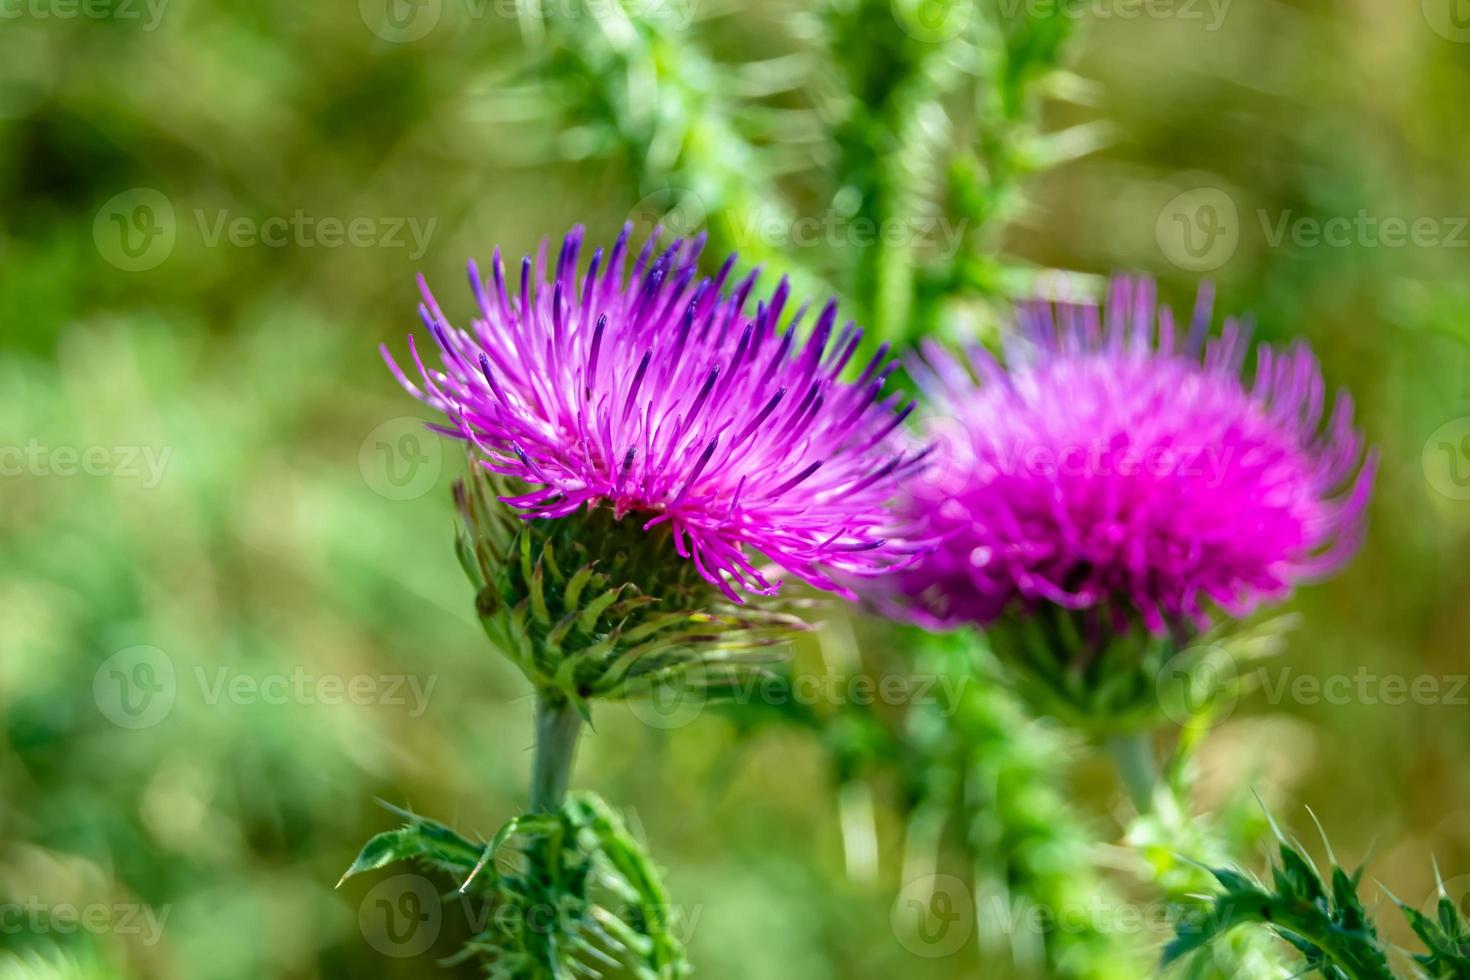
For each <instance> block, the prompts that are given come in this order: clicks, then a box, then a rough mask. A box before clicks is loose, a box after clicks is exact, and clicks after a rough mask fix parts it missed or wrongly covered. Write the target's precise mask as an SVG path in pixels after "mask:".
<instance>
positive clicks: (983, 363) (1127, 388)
mask: <svg viewBox="0 0 1470 980" xmlns="http://www.w3.org/2000/svg"><path fill="white" fill-rule="evenodd" d="M1210 305H1211V291H1210V290H1209V289H1208V288H1205V289H1202V290H1201V292H1200V295H1199V300H1198V303H1197V305H1196V309H1195V313H1194V317H1193V321H1192V323H1191V324H1190V329H1189V333H1188V336H1187V337H1181V336H1180V335H1179V334H1178V333H1177V332H1176V329H1175V325H1174V321H1173V316H1172V314H1171V312H1170V310H1169V309H1168V307H1156V304H1155V295H1154V285H1153V283H1152V282H1151V281H1149V280H1127V279H1120V280H1117V281H1115V282H1114V283H1113V285H1112V288H1111V292H1110V295H1109V298H1108V303H1107V308H1106V310H1105V311H1100V310H1099V309H1098V308H1097V307H1096V306H1091V305H1070V304H1060V305H1058V306H1057V307H1056V308H1055V310H1053V308H1052V307H1051V306H1050V305H1049V304H1046V303H1033V304H1029V305H1025V306H1023V307H1022V308H1021V309H1020V310H1019V311H1018V321H1019V322H1018V324H1017V330H1016V331H1015V333H1014V334H1013V335H1012V336H1010V337H1009V338H1008V342H1007V345H1006V352H1005V364H1004V366H1003V365H1002V364H1001V363H1000V362H998V361H997V360H996V359H994V358H992V357H991V356H990V355H989V354H988V353H986V352H985V351H983V350H979V349H976V350H974V351H972V352H971V353H970V355H969V357H968V359H967V360H959V359H956V358H954V357H952V356H951V355H950V354H948V353H946V352H944V351H942V350H940V349H938V348H937V347H930V348H929V349H928V350H926V352H925V362H927V363H925V362H917V363H916V364H915V366H914V371H915V375H916V377H917V378H918V380H919V383H920V385H921V386H922V387H923V388H925V389H926V390H927V392H928V393H929V395H930V397H931V398H932V401H933V408H934V413H935V420H934V421H933V422H931V423H930V424H929V433H928V434H929V435H931V436H933V437H935V438H936V439H937V440H938V442H939V444H940V448H939V456H940V457H941V459H939V460H938V461H937V463H936V466H935V467H934V469H933V470H931V472H930V474H929V475H928V476H926V477H925V478H924V479H921V480H917V481H915V482H914V487H913V491H912V500H911V505H912V507H913V508H914V510H915V513H916V514H917V515H919V516H921V517H922V518H923V519H924V521H925V522H926V523H927V524H928V528H929V531H930V532H931V533H932V534H933V536H935V537H937V538H939V539H940V540H942V544H941V546H940V547H939V549H938V550H937V551H936V552H935V553H934V554H932V555H930V556H929V557H928V558H926V559H925V560H924V562H923V563H922V565H921V566H919V567H916V568H913V569H910V570H909V571H907V572H906V573H904V576H903V588H904V590H905V592H906V593H907V594H908V595H909V597H910V600H911V601H912V602H913V604H914V605H915V606H916V607H917V608H918V609H920V610H921V611H922V612H923V613H925V614H927V615H928V617H930V618H932V619H935V620H938V621H941V622H945V623H955V622H961V621H968V622H975V623H980V624H988V623H991V622H993V621H995V620H997V619H999V618H1000V617H1001V616H1002V615H1003V614H1006V613H1008V612H1021V613H1025V612H1026V611H1028V610H1032V609H1035V608H1037V607H1038V606H1040V605H1043V604H1054V606H1058V607H1062V608H1064V609H1068V610H1085V611H1087V612H1086V613H1085V614H1084V615H1085V621H1086V622H1088V623H1091V624H1092V626H1093V629H1091V630H1087V631H1086V632H1091V633H1094V635H1103V634H1106V633H1108V632H1115V631H1119V630H1123V629H1126V628H1127V627H1128V624H1130V623H1132V622H1139V621H1141V622H1142V623H1143V625H1144V626H1145V627H1146V628H1147V629H1148V631H1149V632H1151V633H1154V634H1163V633H1166V632H1168V633H1174V634H1179V633H1187V632H1188V631H1189V630H1190V628H1191V627H1193V628H1200V629H1202V628H1204V627H1205V626H1207V625H1208V623H1209V620H1210V613H1209V609H1210V607H1211V606H1212V605H1213V606H1216V607H1219V608H1220V609H1222V610H1224V611H1225V612H1227V613H1229V614H1231V615H1232V616H1240V615H1244V614H1246V613H1248V612H1249V611H1250V610H1251V609H1252V608H1254V607H1255V606H1256V605H1257V604H1258V603H1260V602H1261V601H1263V600H1271V599H1278V598H1280V597H1282V596H1284V595H1285V594H1286V593H1287V592H1288V591H1289V590H1290V589H1291V587H1292V585H1293V584H1294V583H1295V582H1297V581H1299V580H1302V579H1307V578H1312V577H1317V576H1321V575H1325V574H1327V573H1329V572H1332V571H1333V570H1335V569H1337V568H1338V567H1339V566H1341V565H1342V564H1343V563H1344V562H1345V561H1346V560H1347V559H1348V557H1349V556H1350V555H1351V554H1352V552H1353V551H1354V549H1355V548H1356V546H1357V544H1358V542H1359V539H1360V538H1361V535H1362V530H1363V513H1364V508H1365V505H1366V503H1367V500H1368V497H1369V492H1370V488H1371V483H1372V474H1373V469H1374V458H1373V455H1372V454H1371V453H1370V454H1368V456H1367V461H1366V463H1365V462H1364V452H1363V439H1362V437H1361V435H1360V434H1359V433H1357V432H1355V431H1354V429H1353V410H1352V402H1351V400H1350V398H1349V397H1348V396H1347V395H1346V394H1342V395H1339V396H1338V397H1337V399H1336V402H1335V404H1334V406H1333V408H1332V410H1331V412H1330V414H1328V415H1327V416H1326V417H1325V420H1324V409H1325V404H1324V389H1325V386H1324V384H1323V380H1322V374H1321V370H1320V368H1319V366H1318V364H1317V361H1316V359H1315V358H1314V357H1313V355H1312V353H1311V351H1310V350H1308V348H1307V346H1306V345H1305V344H1304V343H1296V344H1294V345H1292V346H1291V347H1290V348H1288V349H1286V350H1285V351H1277V350H1273V349H1272V348H1270V347H1267V346H1261V347H1259V348H1258V349H1257V352H1256V364H1255V370H1254V372H1253V374H1252V377H1251V379H1250V381H1249V382H1247V381H1246V380H1245V379H1244V378H1243V377H1242V365H1243V363H1244V361H1245V359H1246V354H1247V349H1248V347H1249V338H1248V334H1249V330H1248V329H1247V328H1246V327H1244V326H1243V325H1242V324H1241V323H1240V322H1239V321H1237V320H1234V319H1227V320H1226V321H1225V325H1224V329H1223V332H1222V333H1221V334H1220V335H1218V336H1213V337H1211V336H1209V334H1210Z"/></svg>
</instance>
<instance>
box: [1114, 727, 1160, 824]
mask: <svg viewBox="0 0 1470 980" xmlns="http://www.w3.org/2000/svg"><path fill="white" fill-rule="evenodd" d="M1107 746H1108V751H1109V752H1110V753H1111V754H1112V756H1113V762H1115V763H1116V764H1117V766H1118V775H1119V776H1120V777H1121V778H1122V780H1123V785H1124V786H1125V787H1126V788H1127V790H1128V796H1129V798H1130V799H1132V800H1133V805H1134V806H1135V807H1136V808H1137V809H1138V812H1139V813H1140V814H1145V813H1152V812H1153V809H1154V788H1155V787H1157V786H1158V784H1159V764H1158V763H1157V762H1156V761H1154V752H1153V747H1152V746H1151V745H1150V744H1149V737H1148V733H1147V732H1133V733H1132V734H1129V735H1114V736H1112V737H1110V738H1109V739H1108V741H1107Z"/></svg>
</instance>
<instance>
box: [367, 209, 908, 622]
mask: <svg viewBox="0 0 1470 980" xmlns="http://www.w3.org/2000/svg"><path fill="white" fill-rule="evenodd" d="M630 230H631V226H629V227H628V228H624V230H623V233H622V235H621V236H620V237H619V238H618V240H617V242H616V243H615V244H614V245H613V247H612V248H611V250H610V251H608V252H606V253H604V252H603V251H602V250H601V249H598V250H597V251H596V252H594V253H593V255H592V257H591V260H590V262H589V263H588V265H587V267H586V269H585V271H581V270H579V266H578V253H579V251H580V249H581V244H582V231H581V229H580V228H578V229H574V230H573V231H572V232H571V234H569V235H568V236H567V238H566V239H565V241H564V242H563V243H562V247H561V251H560V254H559V255H558V257H557V259H556V264H555V267H554V268H553V269H550V270H548V267H547V260H546V249H545V245H544V243H543V246H542V248H541V250H540V252H539V253H538V255H537V256H536V258H535V260H534V261H533V260H532V259H531V258H529V257H528V258H526V259H525V260H524V261H523V262H522V263H521V267H520V281H519V288H518V291H515V292H513V291H512V290H511V289H509V288H508V287H507V283H506V276H505V270H504V266H503V263H502V262H501V258H500V253H499V251H498V250H497V251H496V253H495V258H494V261H493V264H492V269H491V279H490V281H489V282H486V281H484V280H483V279H482V278H481V276H480V274H479V272H478V270H477V269H476V268H475V266H474V264H473V263H471V265H470V285H471V287H472V288H473V290H474V294H475V298H476V301H477V305H478V314H477V316H476V317H475V318H474V321H473V325H472V326H471V328H470V329H461V328H457V327H454V326H452V325H451V324H450V323H449V320H448V319H447V318H446V317H445V315H444V313H443V312H442V311H441V309H440V307H439V304H438V303H437V302H436V301H435V299H434V297H433V296H432V295H431V294H430V293H429V291H428V289H427V288H426V287H425V288H424V289H423V305H422V306H421V307H420V314H421V316H422V319H423V321H424V325H425V326H426V327H427V328H428V330H429V333H430V334H431V335H432V337H433V339H434V341H435V343H436V345H437V347H438V364H432V363H425V362H424V360H422V359H421V358H420V355H419V352H418V349H417V347H412V352H413V353H412V356H413V362H414V365H415V367H416V368H417V371H418V374H419V375H420V376H421V378H422V385H419V384H417V383H415V382H413V381H410V380H409V378H408V377H407V376H406V375H405V373H404V372H403V371H402V370H400V369H399V367H398V366H397V365H396V364H395V363H394V362H393V359H392V357H391V356H389V355H388V354H387V351H386V350H385V351H384V356H385V358H387V360H388V363H389V365H390V367H391V368H392V369H393V371H394V373H395V374H396V375H397V377H398V379H399V381H400V382H401V383H402V384H403V386H404V387H405V388H407V389H408V390H409V391H410V392H411V393H412V394H413V395H414V396H415V397H417V398H419V399H420V400H422V401H423V402H424V403H425V404H427V405H429V406H431V407H433V408H435V409H437V410H439V411H441V412H443V413H444V414H445V416H446V417H447V424H445V425H440V426H437V427H436V428H437V429H438V431H440V432H442V433H444V434H446V435H449V436H452V437H455V438H458V439H462V440H465V441H466V442H468V443H469V444H471V445H472V446H473V447H474V448H475V449H477V450H478V452H479V456H480V462H481V463H482V464H483V465H484V467H486V468H487V469H489V470H491V471H493V472H494V473H497V474H500V475H501V476H504V477H509V478H511V479H512V480H514V481H516V483H518V484H520V486H519V488H518V490H517V491H515V492H511V493H508V494H507V495H506V496H505V497H504V498H503V499H504V500H505V502H506V503H507V504H509V505H510V506H511V507H513V508H514V509H515V510H517V511H518V512H519V513H520V514H521V515H522V516H523V517H525V518H562V517H566V516H568V515H573V514H576V513H578V512H585V511H586V510H588V509H592V508H604V507H605V508H608V509H609V510H610V511H611V513H612V515H613V516H614V518H616V519H617V520H619V521H621V520H622V519H623V518H624V517H628V518H629V519H630V520H632V521H636V522H637V524H638V526H640V527H641V528H643V529H644V530H646V531H650V532H652V531H654V530H655V529H657V528H659V527H660V526H661V525H666V530H667V531H668V532H669V533H670V534H671V536H672V541H673V545H674V549H675V550H676V551H677V553H678V555H679V556H681V557H682V558H685V559H688V560H689V561H692V562H693V564H694V566H695V567H696V568H697V569H698V572H699V574H700V575H701V576H702V577H703V579H704V580H705V581H707V582H709V583H710V584H711V585H713V586H715V587H716V588H718V589H719V590H721V591H722V592H723V593H724V594H725V596H726V597H728V598H729V599H730V600H732V601H735V602H739V601H742V599H743V597H744V594H749V593H756V594H762V595H770V594H773V593H774V592H775V591H776V590H777V588H778V586H779V585H780V582H779V581H772V580H771V579H770V578H768V576H767V573H766V572H765V571H764V570H762V568H760V567H759V566H758V565H757V562H758V561H760V560H762V559H765V560H768V561H770V562H772V563H774V564H775V565H777V566H779V567H781V568H784V569H785V570H786V571H788V572H789V573H791V574H792V575H795V576H796V577H798V578H800V579H803V580H805V581H806V582H808V583H810V584H811V585H814V586H816V587H818V588H821V589H828V590H833V591H836V592H839V593H844V594H846V593H847V590H846V588H845V587H844V586H842V585H840V584H839V580H846V579H848V578H849V577H850V576H866V575H874V574H878V573H881V572H884V571H886V570H888V569H890V568H892V567H894V566H896V565H899V564H902V563H904V562H905V561H907V560H908V558H909V555H910V551H911V549H910V548H908V547H907V546H905V545H904V544H903V543H902V542H901V541H899V540H897V537H896V535H895V534H894V526H893V517H892V513H891V511H890V509H889V507H888V506H887V505H888V503H889V501H890V499H891V498H893V497H894V495H895V494H896V492H897V490H898V487H899V485H900V481H901V479H902V478H903V477H904V476H905V475H906V473H907V472H908V471H909V470H911V469H912V468H914V467H915V466H916V465H917V454H906V453H905V452H903V451H901V450H897V449H895V448H893V447H892V445H891V443H890V437H891V434H892V433H893V430H894V429H895V428H897V426H898V425H899V424H901V422H902V420H903V418H904V417H905V416H906V415H907V414H908V412H909V411H910V410H911V409H912V405H910V406H908V407H906V408H900V401H901V396H898V395H891V396H888V397H886V398H885V397H884V396H883V387H884V382H885V380H886V378H887V376H888V374H889V373H890V371H891V370H892V365H890V364H887V363H885V361H886V359H885V354H886V351H885V350H881V349H880V350H879V351H878V353H877V354H876V355H875V356H873V358H872V359H871V360H870V361H869V362H868V363H867V366H866V367H865V368H864V369H863V370H861V371H860V372H857V376H856V378H855V379H853V380H844V376H845V372H846V371H847V369H848V367H849V362H851V361H852V359H853V357H854V355H855V354H856V352H857V348H858V344H859V341H860V340H861V332H860V331H859V330H857V329H856V328H855V327H854V325H853V324H851V323H849V324H847V325H846V326H843V327H841V328H840V329H839V328H838V326H837V309H836V305H835V303H829V304H828V305H827V306H825V307H824V308H823V309H822V310H821V312H820V313H819V314H818V315H817V317H816V321H815V324H814V325H813V326H812V327H811V329H810V334H809V337H808V338H807V339H805V340H801V339H798V336H799V334H800V333H802V332H803V331H802V327H801V320H802V319H803V316H802V313H803V312H805V308H804V307H803V309H802V311H799V312H797V313H796V315H795V316H794V317H793V318H792V322H791V323H790V325H789V326H787V327H786V328H785V329H782V328H781V326H780V325H781V323H782V319H783V315H784V313H785V310H786V304H787V300H788V296H789V289H788V286H787V284H786V283H785V282H784V281H783V282H782V283H781V284H780V285H779V286H778V287H777V289H776V291H775V294H774V295H773V296H772V297H771V299H770V301H769V302H765V303H760V304H757V307H756V310H755V313H754V315H748V314H747V313H746V312H745V308H746V305H747V299H748V298H749V295H750V293H751V291H752V290H753V289H754V287H755V283H756V276H755V273H752V274H750V275H749V276H747V277H745V278H744V279H742V280H740V281H739V282H738V283H735V284H734V285H733V286H730V285H729V280H730V277H731V273H732V270H733V268H734V257H733V256H732V257H731V259H730V260H729V261H726V262H725V264H724V265H723V266H722V267H721V268H720V270H719V272H718V273H717V274H716V275H715V276H714V278H713V279H700V278H698V276H697V274H696V266H695V260H696V259H697V257H698V254H699V251H700V249H701V246H702V244H703V240H702V238H701V239H696V240H692V241H674V242H673V243H672V244H670V245H668V246H667V247H665V248H663V249H662V250H659V248H658V245H657V239H658V236H657V235H655V236H654V237H653V238H652V239H650V240H649V241H648V242H647V243H646V244H645V245H644V246H643V248H642V251H641V252H640V253H639V254H638V256H637V257H636V259H634V261H633V268H632V274H631V276H629V275H627V274H625V271H624V266H625V263H626V261H627V259H628V238H629V233H630ZM727 287H728V288H727ZM410 344H411V345H412V338H410Z"/></svg>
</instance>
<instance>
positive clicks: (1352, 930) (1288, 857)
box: [1164, 823, 1470, 980]
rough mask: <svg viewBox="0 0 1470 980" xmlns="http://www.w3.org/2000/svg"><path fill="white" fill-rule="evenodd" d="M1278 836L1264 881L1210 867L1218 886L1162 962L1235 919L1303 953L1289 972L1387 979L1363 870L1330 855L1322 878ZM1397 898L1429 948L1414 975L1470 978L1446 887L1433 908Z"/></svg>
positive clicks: (1467, 952)
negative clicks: (1276, 854) (1362, 884)
mask: <svg viewBox="0 0 1470 980" xmlns="http://www.w3.org/2000/svg"><path fill="white" fill-rule="evenodd" d="M1272 827H1273V829H1274V828H1275V825H1274V823H1273V825H1272ZM1277 837H1278V838H1280V840H1281V847H1280V859H1279V861H1278V863H1276V864H1274V865H1273V866H1272V868H1271V880H1270V881H1269V882H1262V881H1260V880H1258V879H1256V878H1255V877H1254V876H1251V875H1248V874H1245V873H1243V872H1240V871H1233V870H1230V869H1227V868H1210V869H1209V871H1210V874H1212V875H1213V876H1214V877H1215V880H1216V881H1217V882H1218V883H1219V885H1220V887H1221V891H1220V892H1219V893H1218V894H1216V895H1214V896H1213V897H1211V898H1210V899H1209V901H1208V903H1207V904H1206V905H1204V906H1202V907H1201V908H1200V909H1199V910H1198V911H1197V913H1196V914H1194V915H1192V916H1189V917H1187V918H1185V919H1184V920H1183V921H1182V922H1181V923H1180V925H1179V927H1178V929H1177V935H1176V936H1175V938H1174V940H1173V941H1172V942H1170V943H1169V945H1168V946H1167V947H1165V949H1164V965H1165V966H1168V965H1170V964H1173V963H1188V962H1189V960H1190V959H1192V958H1194V957H1195V954H1197V953H1198V952H1199V951H1201V950H1203V949H1205V948H1206V947H1208V946H1210V945H1211V944H1214V943H1216V942H1218V941H1219V940H1220V939H1221V938H1222V937H1224V936H1225V935H1226V934H1227V933H1229V932H1230V931H1231V930H1233V929H1234V928H1235V927H1236V926H1240V925H1265V926H1267V927H1269V928H1270V929H1272V930H1273V931H1274V932H1275V933H1276V934H1277V935H1279V936H1280V937H1281V938H1282V939H1284V940H1286V942H1288V943H1289V944H1290V945H1291V946H1292V947H1293V948H1295V949H1296V951H1297V952H1298V953H1300V954H1301V955H1302V956H1303V957H1304V959H1305V964H1304V965H1303V967H1302V968H1301V969H1300V970H1299V971H1298V972H1297V973H1295V974H1293V975H1294V976H1305V975H1307V974H1309V973H1314V974H1316V975H1318V976H1322V977H1326V978H1328V980H1393V977H1394V976H1395V974H1394V972H1393V971H1392V970H1391V969H1390V967H1389V959H1388V952H1387V950H1388V947H1387V944H1385V943H1384V942H1383V940H1382V939H1381V938H1380V937H1379V935H1378V930H1377V928H1376V927H1375V925H1374V923H1373V920H1372V918H1371V917H1370V915H1369V914H1368V911H1367V909H1365V908H1364V907H1363V903H1362V901H1361V900H1360V899H1359V898H1358V881H1359V879H1360V878H1361V877H1362V869H1359V870H1357V871H1355V872H1352V873H1348V872H1347V871H1344V870H1343V869H1342V868H1341V867H1339V866H1338V865H1337V863H1336V858H1332V865H1331V873H1330V875H1329V876H1328V878H1327V880H1324V879H1323V877H1322V875H1321V874H1320V873H1319V872H1318V871H1317V868H1316V867H1315V866H1314V865H1313V864H1312V861H1311V859H1310V858H1308V857H1306V855H1305V854H1304V853H1303V852H1302V849H1301V847H1300V845H1294V844H1292V843H1288V842H1287V841H1286V839H1285V838H1283V837H1282V836H1281V834H1280V832H1279V831H1277ZM1330 856H1331V852H1330V848H1329V857H1330ZM1395 902H1396V904H1397V905H1398V906H1399V909H1400V910H1401V911H1402V912H1403V914H1404V916H1405V917H1406V918H1407V919H1408V920H1409V925H1410V926H1411V927H1412V928H1413V930H1414V932H1415V934H1416V935H1417V936H1418V937H1419V939H1420V941H1421V942H1423V943H1424V946H1425V949H1426V950H1427V951H1426V952H1424V953H1416V954H1414V956H1413V960H1414V963H1415V966H1416V971H1415V973H1414V975H1415V976H1417V977H1423V978H1430V980H1470V923H1467V922H1466V921H1465V919H1464V917H1462V916H1461V914H1460V912H1459V909H1458V908H1457V907H1456V905H1455V903H1454V901H1453V900H1451V899H1450V897H1449V896H1448V895H1446V894H1445V891H1444V885H1443V883H1441V884H1440V886H1439V898H1438V900H1437V901H1436V903H1435V907H1434V913H1433V914H1432V915H1429V914H1426V913H1424V912H1422V911H1420V910H1419V909H1415V908H1412V907H1410V906H1408V905H1405V904H1404V903H1402V902H1399V901H1398V900H1397V899H1395Z"/></svg>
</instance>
